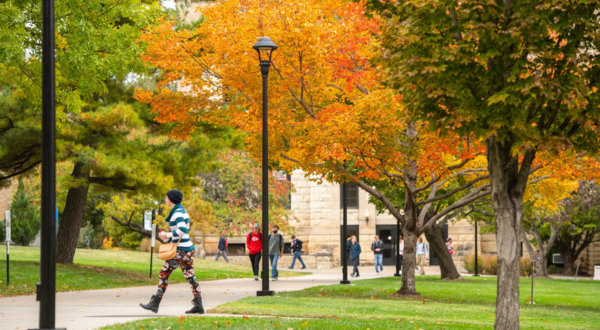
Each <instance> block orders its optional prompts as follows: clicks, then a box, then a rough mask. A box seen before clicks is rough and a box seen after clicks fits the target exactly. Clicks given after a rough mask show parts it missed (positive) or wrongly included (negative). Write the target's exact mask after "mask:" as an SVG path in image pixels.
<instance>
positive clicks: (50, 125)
mask: <svg viewBox="0 0 600 330" xmlns="http://www.w3.org/2000/svg"><path fill="white" fill-rule="evenodd" d="M54 61H55V59H54V0H42V233H41V241H42V244H41V245H42V248H41V262H40V283H38V284H37V300H38V301H39V302H40V323H39V324H40V329H56V328H55V325H56V209H55V208H56V204H55V203H56V155H55V147H56V143H55V141H54V138H55V129H56V112H55V106H54V102H55V98H56V94H55V86H56V83H55V74H54V68H55V66H54Z"/></svg>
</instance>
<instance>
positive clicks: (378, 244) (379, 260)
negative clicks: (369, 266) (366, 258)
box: [371, 235, 383, 275]
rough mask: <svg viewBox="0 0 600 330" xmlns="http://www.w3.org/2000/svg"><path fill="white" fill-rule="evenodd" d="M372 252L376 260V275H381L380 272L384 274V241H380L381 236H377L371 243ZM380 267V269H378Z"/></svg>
mask: <svg viewBox="0 0 600 330" xmlns="http://www.w3.org/2000/svg"><path fill="white" fill-rule="evenodd" d="M371 251H373V255H374V258H375V273H376V274H377V275H379V271H380V270H381V273H382V274H383V241H382V240H380V239H379V236H377V235H375V240H374V241H373V243H371ZM377 265H379V268H377Z"/></svg>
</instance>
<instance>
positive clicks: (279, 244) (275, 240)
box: [269, 225, 285, 281]
mask: <svg viewBox="0 0 600 330" xmlns="http://www.w3.org/2000/svg"><path fill="white" fill-rule="evenodd" d="M284 246H285V244H284V241H283V235H281V234H280V233H279V226H277V225H273V233H272V234H269V259H270V260H271V280H272V281H277V280H279V272H278V271H277V260H279V256H280V255H282V254H283V247H284Z"/></svg>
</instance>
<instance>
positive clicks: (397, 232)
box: [394, 210, 404, 276]
mask: <svg viewBox="0 0 600 330" xmlns="http://www.w3.org/2000/svg"><path fill="white" fill-rule="evenodd" d="M402 211H404V210H402ZM401 235H402V233H401V232H400V220H399V219H396V272H395V273H394V276H402V275H400V236H401Z"/></svg>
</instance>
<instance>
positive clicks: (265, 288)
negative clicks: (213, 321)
mask: <svg viewBox="0 0 600 330" xmlns="http://www.w3.org/2000/svg"><path fill="white" fill-rule="evenodd" d="M252 47H253V48H254V49H255V50H256V51H257V52H258V56H259V60H260V73H261V74H262V80H263V106H262V108H263V109H262V129H263V131H262V148H263V150H262V230H263V249H262V254H263V255H262V258H263V260H262V290H261V291H257V292H256V295H257V296H272V295H273V291H271V290H269V132H268V123H269V121H268V98H267V92H268V86H267V85H268V78H269V68H270V67H271V54H272V52H273V51H274V50H275V49H277V45H275V43H274V42H273V41H272V40H271V39H270V38H269V37H262V38H260V39H259V40H258V42H256V44H254V46H252ZM261 52H265V53H266V54H265V55H268V60H267V59H263V58H262V54H261Z"/></svg>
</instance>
